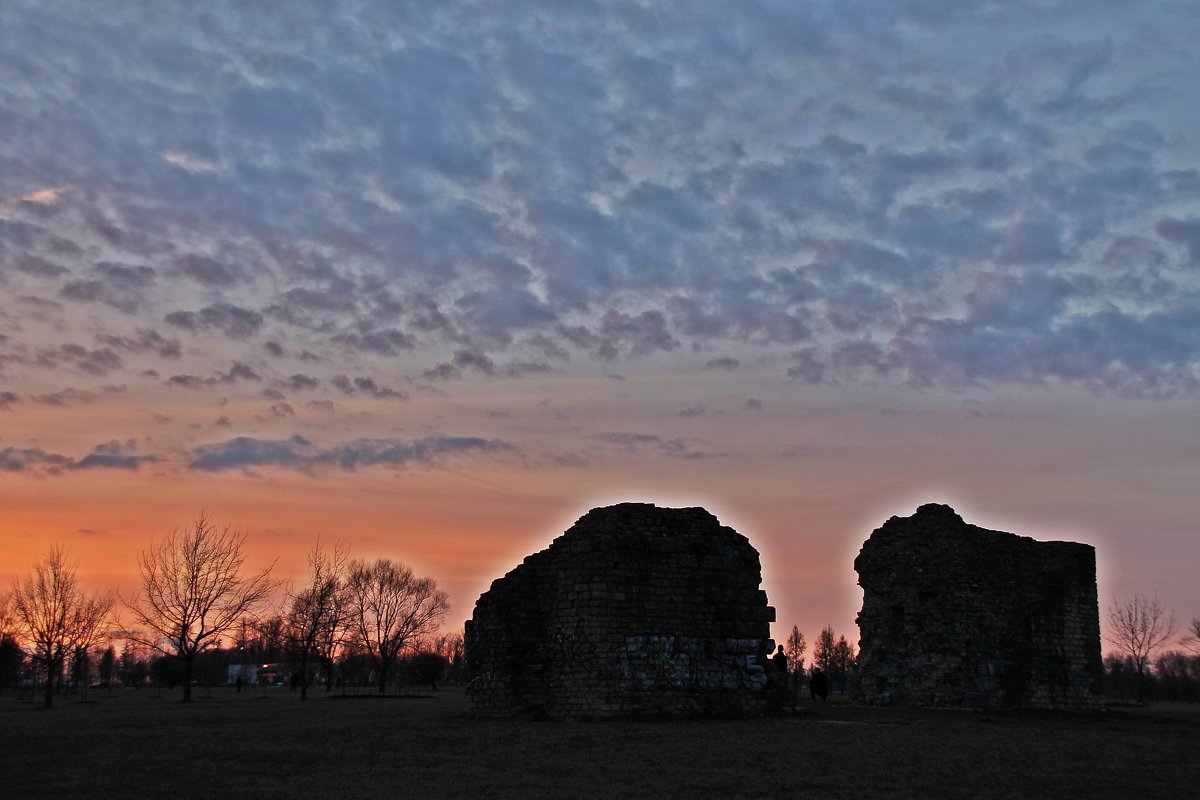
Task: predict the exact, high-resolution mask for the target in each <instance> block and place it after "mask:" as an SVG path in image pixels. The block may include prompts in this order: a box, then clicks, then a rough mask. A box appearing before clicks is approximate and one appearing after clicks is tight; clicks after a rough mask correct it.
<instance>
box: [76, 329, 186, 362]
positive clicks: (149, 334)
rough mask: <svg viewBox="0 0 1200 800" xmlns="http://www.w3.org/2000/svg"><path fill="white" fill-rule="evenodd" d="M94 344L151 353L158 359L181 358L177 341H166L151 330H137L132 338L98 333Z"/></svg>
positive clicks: (181, 352) (181, 350)
mask: <svg viewBox="0 0 1200 800" xmlns="http://www.w3.org/2000/svg"><path fill="white" fill-rule="evenodd" d="M96 342H97V344H103V345H107V346H108V347H111V348H115V349H117V350H125V351H127V352H132V353H143V352H152V353H155V354H156V355H158V356H159V357H160V358H170V359H178V358H182V356H183V348H182V347H181V345H180V343H179V340H178V339H168V338H166V337H164V336H163V335H162V334H160V333H159V332H158V331H156V330H154V329H152V328H139V329H138V330H137V332H136V333H135V334H134V335H133V336H114V335H112V334H107V333H98V334H96Z"/></svg>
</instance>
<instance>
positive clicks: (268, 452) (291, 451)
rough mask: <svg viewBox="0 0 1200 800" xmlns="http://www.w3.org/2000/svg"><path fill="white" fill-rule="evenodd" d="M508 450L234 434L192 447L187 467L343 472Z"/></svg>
mask: <svg viewBox="0 0 1200 800" xmlns="http://www.w3.org/2000/svg"><path fill="white" fill-rule="evenodd" d="M510 449H512V446H511V445H509V444H508V443H506V442H503V441H499V440H494V439H483V438H478V437H456V436H431V437H426V438H424V439H416V440H411V441H404V440H399V439H356V440H354V441H352V442H347V443H345V444H341V445H335V446H333V447H329V448H325V449H321V448H318V447H317V446H316V445H315V444H313V442H311V441H309V440H308V439H305V438H304V437H302V436H299V435H296V436H292V437H291V438H290V439H285V440H264V439H255V438H252V437H248V436H239V437H237V438H236V439H231V440H229V441H226V442H219V443H215V444H210V445H202V446H201V447H197V448H195V449H194V450H193V451H192V454H191V456H192V460H191V463H190V467H191V468H192V469H197V470H203V471H208V472H216V471H221V470H226V469H253V468H258V467H283V468H289V469H298V470H305V471H309V470H314V469H319V468H324V467H336V468H340V469H343V470H347V471H354V470H356V469H359V468H360V467H361V468H366V467H372V466H385V467H390V468H399V469H403V468H411V467H424V468H433V467H436V466H438V465H440V464H441V463H442V462H443V460H445V459H449V458H453V457H455V456H463V455H478V454H485V453H495V452H502V451H506V450H510Z"/></svg>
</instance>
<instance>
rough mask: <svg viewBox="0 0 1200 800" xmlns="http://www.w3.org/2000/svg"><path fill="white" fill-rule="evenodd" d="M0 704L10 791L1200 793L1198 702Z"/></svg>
mask: <svg viewBox="0 0 1200 800" xmlns="http://www.w3.org/2000/svg"><path fill="white" fill-rule="evenodd" d="M199 694H200V695H201V696H200V698H199V699H197V700H196V702H194V703H192V704H191V705H183V704H181V703H178V702H176V700H177V699H178V697H179V693H178V691H177V692H175V693H170V694H169V693H165V692H164V693H163V695H162V696H161V697H155V695H154V693H153V692H152V691H148V690H142V691H132V690H118V691H115V692H113V693H112V695H111V696H109V695H108V694H106V693H104V692H98V693H97V692H94V693H93V695H92V697H91V700H90V701H89V702H79V701H75V700H73V699H72V698H70V697H64V698H61V699H60V700H59V703H58V705H57V706H56V707H55V708H54V709H53V710H51V711H46V710H44V709H43V708H41V707H40V706H38V705H35V704H33V703H31V702H30V701H29V700H28V697H27V696H26V698H25V699H19V698H14V697H12V696H6V697H2V698H0V782H2V789H0V793H2V794H3V796H4V797H12V798H42V797H47V798H48V797H55V798H63V797H152V796H163V797H168V798H171V799H172V800H176V799H177V798H189V797H197V798H199V797H203V798H215V797H232V796H240V797H259V798H261V797H271V798H275V797H279V798H283V797H286V798H295V797H368V796H370V797H475V798H484V797H597V796H599V797H651V796H653V797H680V798H683V797H686V798H696V797H866V798H873V797H879V798H884V797H887V798H908V797H911V798H918V797H962V798H990V797H1014V798H1016V797H1021V798H1029V797H1059V798H1065V797H1088V798H1104V797H1112V798H1130V797H1194V796H1195V791H1196V787H1197V786H1200V708H1196V707H1183V706H1171V707H1168V706H1160V707H1153V708H1131V707H1120V708H1113V709H1110V710H1109V711H1107V712H1106V713H1104V714H1099V715H1093V716H1070V715H992V714H978V713H970V712H957V711H932V710H913V709H871V708H862V707H856V706H853V705H849V704H847V703H845V702H844V701H841V698H837V699H835V700H834V702H831V703H830V704H829V705H827V706H817V707H815V708H813V707H810V708H813V710H812V712H811V713H808V714H803V715H800V716H795V717H783V718H770V719H757V720H738V721H718V720H691V721H679V720H663V721H636V722H631V721H620V722H588V723H551V722H532V721H502V722H496V721H478V720H472V719H468V718H466V717H465V716H464V715H463V695H462V691H461V689H457V688H450V689H447V690H443V691H440V692H437V693H434V694H431V695H430V696H429V697H428V698H405V699H400V698H391V699H368V698H338V697H330V696H327V695H325V694H323V693H320V692H316V693H315V695H314V696H313V697H312V699H310V701H309V702H308V703H301V702H299V700H298V699H297V698H298V695H294V694H291V693H289V692H287V691H286V690H282V689H272V690H269V691H268V692H267V694H266V696H265V697H264V696H263V693H262V691H258V690H256V691H253V692H251V691H245V692H243V693H242V694H236V693H234V691H233V690H232V689H218V690H213V692H212V696H211V697H204V696H203V695H204V690H200V692H199Z"/></svg>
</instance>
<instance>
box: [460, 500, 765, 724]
mask: <svg viewBox="0 0 1200 800" xmlns="http://www.w3.org/2000/svg"><path fill="white" fill-rule="evenodd" d="M760 580H761V574H760V566H759V559H758V553H757V551H755V550H754V548H753V547H752V546H751V545H750V543H749V541H748V540H746V539H745V537H743V536H741V535H740V534H738V533H737V532H735V531H733V530H732V529H730V528H726V527H724V526H721V525H720V524H719V523H718V522H717V520H716V519H715V518H714V517H713V516H712V515H711V514H708V513H707V512H706V511H704V510H703V509H660V508H656V507H654V506H645V505H635V504H625V505H620V506H613V507H610V508H605V509H596V510H593V511H592V512H590V513H589V514H588V515H586V516H585V517H583V518H582V519H581V520H580V521H579V522H578V523H576V525H575V526H574V527H572V528H571V530H570V531H568V532H567V533H566V534H564V535H563V536H561V537H559V538H558V539H556V540H555V541H554V542H553V543H552V544H551V545H550V547H549V548H547V549H546V550H543V551H542V552H540V553H536V554H534V555H532V556H530V557H528V558H526V559H525V561H524V562H523V563H522V564H521V565H520V566H519V567H517V568H516V569H514V570H513V571H512V572H510V573H508V574H507V575H506V576H504V577H503V578H501V579H498V580H497V581H495V582H494V583H493V584H492V587H491V589H490V590H489V591H488V592H486V593H485V594H484V595H482V596H481V597H480V598H479V601H478V603H477V604H476V607H475V613H474V615H473V617H472V619H471V620H470V622H468V623H467V627H466V644H467V661H468V667H469V670H470V674H471V676H472V680H471V682H470V684H469V685H468V700H469V703H470V708H471V710H472V712H473V713H475V714H476V715H479V716H508V715H512V714H517V713H524V714H531V715H537V716H546V717H550V718H560V719H577V718H588V717H596V718H599V717H612V716H630V715H640V714H721V715H742V714H756V713H761V711H762V708H763V703H764V702H765V692H764V690H765V686H766V675H765V672H764V670H763V667H762V664H761V659H762V657H763V655H764V651H766V650H768V649H769V648H770V646H771V642H770V639H769V636H770V622H771V621H772V620H773V619H774V611H773V609H771V608H770V607H769V606H768V605H767V599H766V595H765V593H764V592H763V591H762V590H761V589H759V583H760Z"/></svg>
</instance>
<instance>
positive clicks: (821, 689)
mask: <svg viewBox="0 0 1200 800" xmlns="http://www.w3.org/2000/svg"><path fill="white" fill-rule="evenodd" d="M808 691H809V694H811V695H812V699H813V702H814V703H815V702H816V700H817V698H818V697H819V698H821V702H822V703H824V702H827V701H828V699H829V681H828V680H827V679H826V678H825V673H824V672H821V668H820V667H813V672H812V678H810V679H809V681H808Z"/></svg>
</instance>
